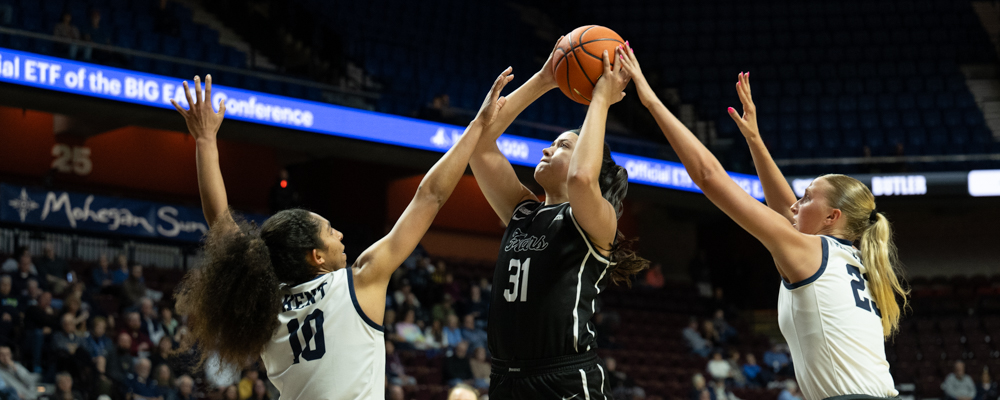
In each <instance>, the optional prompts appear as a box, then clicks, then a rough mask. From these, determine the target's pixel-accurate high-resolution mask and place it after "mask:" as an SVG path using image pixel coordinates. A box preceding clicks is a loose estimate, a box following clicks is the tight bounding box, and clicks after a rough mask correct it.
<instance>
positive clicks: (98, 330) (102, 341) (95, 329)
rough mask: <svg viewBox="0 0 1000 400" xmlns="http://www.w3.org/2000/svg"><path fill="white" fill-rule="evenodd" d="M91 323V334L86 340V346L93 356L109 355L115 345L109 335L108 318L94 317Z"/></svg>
mask: <svg viewBox="0 0 1000 400" xmlns="http://www.w3.org/2000/svg"><path fill="white" fill-rule="evenodd" d="M91 325H92V327H91V328H90V336H88V337H87V339H86V340H85V341H84V347H86V348H87V352H88V353H90V356H91V357H97V356H101V357H107V355H108V352H109V351H111V350H112V348H113V347H114V344H113V343H112V342H111V338H109V337H108V336H107V333H108V320H107V319H104V317H94V320H93V322H92V323H91Z"/></svg>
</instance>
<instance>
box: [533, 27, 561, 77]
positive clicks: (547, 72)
mask: <svg viewBox="0 0 1000 400" xmlns="http://www.w3.org/2000/svg"><path fill="white" fill-rule="evenodd" d="M563 37H565V36H560V37H559V39H556V44H554V45H552V51H551V52H549V59H548V60H545V64H543V65H542V69H540V70H538V73H537V75H538V77H539V78H541V79H542V82H544V83H545V87H547V88H549V89H555V88H557V87H559V83H557V82H556V75H555V69H554V68H553V67H552V63H553V62H555V61H554V59H555V55H556V49H557V48H559V42H561V41H562V40H563Z"/></svg>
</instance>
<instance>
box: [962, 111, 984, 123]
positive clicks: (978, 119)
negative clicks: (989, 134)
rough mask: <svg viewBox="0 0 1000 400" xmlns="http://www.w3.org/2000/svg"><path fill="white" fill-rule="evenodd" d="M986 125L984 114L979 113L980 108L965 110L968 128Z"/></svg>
mask: <svg viewBox="0 0 1000 400" xmlns="http://www.w3.org/2000/svg"><path fill="white" fill-rule="evenodd" d="M984 123H985V120H984V119H983V113H982V112H980V111H979V109H978V108H971V109H966V110H965V124H966V125H968V126H972V127H976V126H982V125H983V124H984Z"/></svg>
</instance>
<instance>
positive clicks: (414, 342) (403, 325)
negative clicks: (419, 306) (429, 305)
mask: <svg viewBox="0 0 1000 400" xmlns="http://www.w3.org/2000/svg"><path fill="white" fill-rule="evenodd" d="M415 315H416V312H414V311H413V309H409V310H406V313H405V314H403V320H402V321H399V322H397V323H396V334H398V335H399V337H401V338H402V339H403V341H402V342H401V343H399V347H400V349H403V350H412V349H417V350H426V349H427V343H425V342H426V341H425V340H424V333H423V332H422V331H421V329H420V327H419V326H417V324H416V320H415Z"/></svg>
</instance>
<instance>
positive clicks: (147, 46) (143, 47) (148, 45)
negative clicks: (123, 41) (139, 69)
mask: <svg viewBox="0 0 1000 400" xmlns="http://www.w3.org/2000/svg"><path fill="white" fill-rule="evenodd" d="M138 50H140V51H145V52H149V53H158V52H159V51H160V35H157V34H155V33H142V34H140V35H139V46H138Z"/></svg>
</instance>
